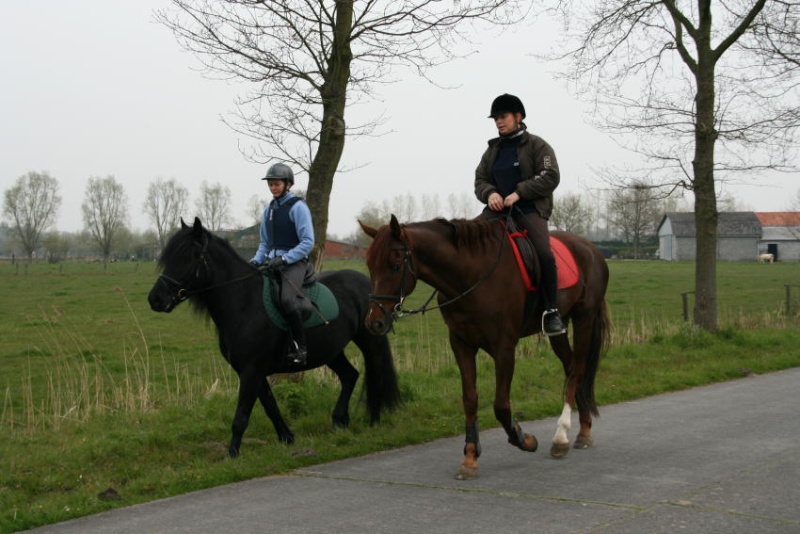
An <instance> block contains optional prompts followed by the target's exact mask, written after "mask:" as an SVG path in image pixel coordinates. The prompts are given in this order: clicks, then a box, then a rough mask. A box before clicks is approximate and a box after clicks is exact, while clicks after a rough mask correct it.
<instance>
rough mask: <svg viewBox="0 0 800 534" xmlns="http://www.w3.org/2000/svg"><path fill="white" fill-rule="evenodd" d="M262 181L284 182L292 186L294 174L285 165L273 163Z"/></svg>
mask: <svg viewBox="0 0 800 534" xmlns="http://www.w3.org/2000/svg"><path fill="white" fill-rule="evenodd" d="M262 180H285V181H287V182H288V183H290V184H292V185H294V173H293V172H292V169H291V168H290V167H289V166H288V165H286V164H285V163H274V164H272V165H270V167H269V169H267V175H266V176H265V177H263V178H262Z"/></svg>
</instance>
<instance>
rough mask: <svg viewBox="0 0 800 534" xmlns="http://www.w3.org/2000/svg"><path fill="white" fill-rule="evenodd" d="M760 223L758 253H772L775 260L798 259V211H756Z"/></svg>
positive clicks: (799, 240) (799, 246) (799, 258)
mask: <svg viewBox="0 0 800 534" xmlns="http://www.w3.org/2000/svg"><path fill="white" fill-rule="evenodd" d="M756 217H757V218H758V221H759V222H760V223H761V239H760V241H759V243H758V252H759V254H764V253H766V254H772V257H773V258H774V259H775V261H800V213H798V212H793V211H774V212H757V213H756Z"/></svg>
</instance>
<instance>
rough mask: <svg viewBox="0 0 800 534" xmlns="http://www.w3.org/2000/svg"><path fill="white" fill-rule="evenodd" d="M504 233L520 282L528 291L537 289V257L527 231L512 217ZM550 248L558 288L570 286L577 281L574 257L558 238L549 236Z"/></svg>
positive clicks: (576, 267)
mask: <svg viewBox="0 0 800 534" xmlns="http://www.w3.org/2000/svg"><path fill="white" fill-rule="evenodd" d="M506 235H507V236H508V241H509V243H510V244H511V250H512V251H513V252H514V258H515V259H516V260H517V267H518V268H519V273H520V275H521V276H522V282H523V283H524V284H525V288H526V289H527V290H528V291H538V287H537V286H536V282H537V281H538V280H539V259H538V258H537V256H536V251H535V250H534V248H533V244H532V243H531V241H530V239H528V231H527V230H525V229H524V228H523V229H520V228H519V227H518V226H517V224H516V223H515V222H514V220H513V219H512V218H509V220H508V223H507V225H506ZM550 248H551V249H552V250H553V256H555V259H556V273H557V275H558V285H557V287H558V289H564V288H567V287H572V286H574V285H575V284H577V283H578V265H577V263H575V257H574V256H573V255H572V252H571V251H570V250H569V249H568V248H567V246H566V245H565V244H564V243H563V241H561V240H560V239H558V238H555V237H553V236H550Z"/></svg>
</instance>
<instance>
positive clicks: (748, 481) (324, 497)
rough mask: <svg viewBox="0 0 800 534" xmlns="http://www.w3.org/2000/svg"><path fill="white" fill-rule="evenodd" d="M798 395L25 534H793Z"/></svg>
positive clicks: (254, 485)
mask: <svg viewBox="0 0 800 534" xmlns="http://www.w3.org/2000/svg"><path fill="white" fill-rule="evenodd" d="M799 387H800V368H796V369H791V370H788V371H782V372H778V373H772V374H766V375H761V376H750V377H747V378H742V379H740V380H736V381H732V382H727V383H723V384H716V385H712V386H708V387H702V388H696V389H692V390H690V391H682V392H678V393H670V394H666V395H659V396H655V397H650V398H647V399H644V400H640V401H636V402H629V403H624V404H618V405H613V406H605V407H601V412H602V417H601V418H600V419H599V420H598V421H597V422H596V424H595V444H596V446H595V447H594V448H593V449H590V450H587V451H570V453H569V455H568V456H567V457H566V458H565V459H563V460H553V459H551V458H550V457H549V456H548V454H547V452H546V450H547V449H548V448H549V447H548V446H546V444H545V443H546V442H549V440H550V439H551V437H552V434H553V432H554V431H555V418H552V419H545V420H539V421H532V422H528V423H525V424H523V428H524V429H525V430H526V431H528V432H531V431H533V432H534V433H535V434H536V435H537V437H539V440H540V442H541V443H542V449H541V450H540V451H539V452H536V453H534V454H530V453H524V452H521V451H518V450H516V449H514V448H512V447H511V446H510V445H508V444H507V443H506V442H505V435H504V434H503V433H502V431H498V430H492V431H487V432H483V433H482V435H481V437H482V445H483V456H482V457H481V476H480V478H479V479H478V480H474V481H469V482H463V481H457V480H455V479H454V478H453V474H454V473H455V470H456V467H457V464H458V462H459V460H460V451H461V448H462V446H463V438H461V437H459V438H451V439H442V440H437V441H434V442H431V443H428V444H424V445H418V446H413V447H407V448H403V449H398V450H392V451H386V452H383V453H379V454H373V455H370V456H366V457H362V458H356V459H352V460H345V461H340V462H334V463H330V464H324V465H319V466H314V467H312V468H308V469H302V470H299V471H297V472H295V473H293V474H291V475H289V476H278V477H267V478H262V479H257V480H251V481H248V482H243V483H238V484H232V485H228V486H223V487H219V488H214V489H209V490H205V491H200V492H196V493H192V494H188V495H184V496H180V497H175V498H170V499H164V500H161V501H156V502H152V503H149V504H143V505H137V506H131V507H129V508H123V509H119V510H115V511H112V512H107V513H103V514H99V515H95V516H90V517H86V518H83V519H78V520H74V521H69V522H65V523H60V524H57V525H52V526H48V527H44V528H39V529H36V530H34V531H31V532H36V533H40V534H44V533H47V534H68V533H70V534H71V533H76V534H77V533H80V534H85V533H114V534H129V533H130V534H133V533H136V534H142V533H167V534H169V533H193V534H198V533H200V534H202V533H212V532H213V533H219V532H274V533H337V534H338V533H348V534H350V533H356V534H358V533H365V534H366V533H369V534H377V533H392V534H394V533H414V534H418V533H427V532H434V533H458V534H467V533H492V534H495V533H503V534H507V533H516V532H525V533H548V534H549V533H561V532H569V533H574V532H586V533H604V534H606V533H607V534H611V533H613V534H627V533H635V534H642V533H659V532H669V533H670V534H674V533H675V532H687V533H703V534H707V533H725V534H731V533H738V532H747V533H748V534H755V533H761V532H769V533H784V532H785V533H790V532H791V533H795V534H796V533H798V532H800V429H799V428H798V421H797V414H798V408H799V407H800V393H798V388H799ZM572 435H574V429H573V431H572Z"/></svg>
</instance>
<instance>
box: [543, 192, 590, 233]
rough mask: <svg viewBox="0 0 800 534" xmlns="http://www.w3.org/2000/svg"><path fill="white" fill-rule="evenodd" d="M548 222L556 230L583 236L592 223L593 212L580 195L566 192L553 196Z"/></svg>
mask: <svg viewBox="0 0 800 534" xmlns="http://www.w3.org/2000/svg"><path fill="white" fill-rule="evenodd" d="M549 222H550V226H553V227H555V228H556V229H557V230H564V231H565V232H572V233H573V234H579V235H583V236H585V235H586V234H587V233H588V232H589V229H590V228H591V227H592V226H593V225H594V212H593V211H592V208H591V206H589V205H587V204H585V203H584V202H583V201H582V200H581V196H580V195H576V194H573V193H567V194H566V195H561V196H556V197H555V200H554V205H553V213H552V214H551V215H550V221H549Z"/></svg>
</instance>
